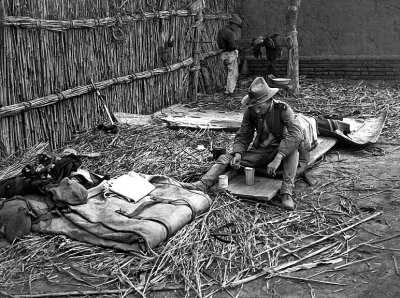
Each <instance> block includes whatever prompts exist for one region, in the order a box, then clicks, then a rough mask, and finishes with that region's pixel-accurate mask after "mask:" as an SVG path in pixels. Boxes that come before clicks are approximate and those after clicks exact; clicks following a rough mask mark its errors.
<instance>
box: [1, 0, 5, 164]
mask: <svg viewBox="0 0 400 298" xmlns="http://www.w3.org/2000/svg"><path fill="white" fill-rule="evenodd" d="M4 1H5V0H0V79H1V81H0V85H1V86H5V84H4V81H3V80H4V77H5V74H4V73H2V72H3V70H4V65H5V57H4V56H5V54H6V53H5V25H4V23H5V21H6V8H5V4H4ZM3 90H4V92H5V87H4V89H3ZM3 96H4V94H3V93H2V92H0V108H1V106H2V104H3V102H4V101H3V100H4V98H3ZM1 122H2V120H1V119H0V126H1ZM3 155H4V156H7V148H6V147H5V146H4V144H3V142H2V141H1V135H0V157H1V156H3Z"/></svg>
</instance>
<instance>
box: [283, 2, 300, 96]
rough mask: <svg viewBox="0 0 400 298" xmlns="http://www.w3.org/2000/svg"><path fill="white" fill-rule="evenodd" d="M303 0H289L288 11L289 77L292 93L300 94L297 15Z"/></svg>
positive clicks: (290, 91)
mask: <svg viewBox="0 0 400 298" xmlns="http://www.w3.org/2000/svg"><path fill="white" fill-rule="evenodd" d="M300 4H301V0H289V6H288V8H287V12H286V36H285V38H286V44H287V47H288V52H289V59H288V67H287V77H288V78H290V84H291V85H292V86H293V88H292V89H290V90H289V93H290V94H291V95H297V94H299V90H300V84H299V44H298V42H297V29H296V27H297V16H298V13H299V9H300Z"/></svg>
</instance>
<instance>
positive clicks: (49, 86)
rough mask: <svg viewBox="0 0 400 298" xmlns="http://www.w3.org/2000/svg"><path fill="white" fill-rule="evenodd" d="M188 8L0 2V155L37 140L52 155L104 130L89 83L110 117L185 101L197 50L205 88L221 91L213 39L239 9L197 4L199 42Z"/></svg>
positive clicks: (231, 0) (90, 0)
mask: <svg viewBox="0 0 400 298" xmlns="http://www.w3.org/2000/svg"><path fill="white" fill-rule="evenodd" d="M193 2H194V1H193V0H179V1H177V0H164V1H162V0H139V1H134V0H79V1H78V0H0V11H1V4H3V5H4V8H5V9H4V11H5V14H4V16H3V19H4V20H3V22H2V23H3V26H1V27H0V28H1V29H0V35H1V40H4V43H3V44H2V45H0V49H1V58H0V59H1V60H0V84H1V89H0V104H1V105H2V106H3V107H0V125H1V126H0V129H1V131H0V155H5V154H10V153H13V152H16V151H18V150H20V149H24V148H29V147H31V146H33V145H35V144H36V143H38V142H41V141H50V144H51V146H52V148H57V147H59V146H61V145H62V144H63V143H64V142H65V141H67V140H69V139H70V138H71V137H72V135H73V134H74V133H75V132H77V131H80V130H85V129H89V128H91V127H93V126H95V125H96V124H98V123H102V122H104V121H106V118H105V115H104V110H103V108H102V106H101V103H100V101H99V100H98V99H97V96H96V93H95V92H94V88H92V87H91V85H90V82H91V79H93V81H94V82H95V86H96V87H97V88H99V89H100V92H101V94H102V95H103V96H104V97H105V99H106V102H107V105H108V107H109V108H110V109H111V110H112V111H118V112H126V113H139V114H148V113H152V112H155V111H157V110H159V109H160V108H162V107H165V106H169V105H172V104H175V103H177V102H180V101H187V100H188V94H189V89H190V83H191V82H190V72H191V71H196V69H198V68H196V66H195V65H194V61H195V59H193V58H194V57H193V53H194V52H193V47H194V44H195V42H198V41H200V43H199V45H200V48H199V50H200V56H201V57H203V58H204V59H205V61H206V62H207V63H206V64H208V65H211V66H212V67H209V70H210V75H211V76H212V83H213V86H212V87H213V88H217V87H219V86H221V85H222V84H223V81H224V78H225V73H224V68H223V65H222V63H220V61H219V55H218V53H219V52H218V51H216V50H217V45H216V42H215V39H216V34H217V31H218V29H219V28H220V27H221V26H222V25H223V24H224V23H226V21H227V19H228V18H229V15H230V13H232V12H233V11H236V10H237V9H238V7H239V5H240V2H241V1H240V0H223V1H221V0H218V1H217V0H205V1H204V3H205V8H204V9H203V17H204V19H203V22H202V23H201V24H200V27H199V28H200V30H199V32H200V35H199V37H198V39H197V40H195V34H194V33H195V29H196V27H193V25H194V24H196V14H195V12H194V11H192V10H191V8H192V7H193V6H190V4H193ZM1 18H2V17H1V16H0V20H1ZM168 41H172V44H173V47H172V48H171V51H172V55H171V56H170V58H171V59H170V60H169V61H168V62H167V63H166V62H165V61H164V60H163V59H162V58H163V54H162V53H163V50H164V49H165V47H166V44H167V42H168ZM202 41H203V42H202ZM200 87H201V86H200ZM2 145H4V146H2ZM4 147H5V150H4ZM2 148H3V150H1V149H2Z"/></svg>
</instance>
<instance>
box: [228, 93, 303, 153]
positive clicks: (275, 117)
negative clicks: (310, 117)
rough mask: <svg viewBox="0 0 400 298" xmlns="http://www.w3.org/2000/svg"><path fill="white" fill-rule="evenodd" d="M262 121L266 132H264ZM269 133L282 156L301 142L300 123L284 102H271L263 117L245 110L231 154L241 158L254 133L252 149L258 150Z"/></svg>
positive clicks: (252, 111)
mask: <svg viewBox="0 0 400 298" xmlns="http://www.w3.org/2000/svg"><path fill="white" fill-rule="evenodd" d="M264 120H265V121H266V123H267V126H268V131H265V125H264ZM269 132H270V133H271V134H272V135H273V136H274V137H275V140H274V142H273V143H274V144H276V145H277V146H278V152H280V153H282V154H283V155H284V156H288V155H289V154H290V153H292V152H293V151H294V150H298V148H299V145H300V143H301V141H302V140H303V133H302V130H301V126H300V122H299V120H298V119H296V118H295V115H294V112H293V110H292V108H291V107H290V106H288V105H287V104H286V103H284V102H281V101H278V100H272V104H271V107H270V109H269V110H268V112H267V113H266V115H265V116H263V117H262V116H261V115H259V114H257V113H256V112H255V111H254V109H252V108H251V107H248V108H247V109H246V110H245V112H244V115H243V121H242V124H241V127H240V129H239V131H238V133H237V134H236V136H235V141H234V144H233V152H234V153H240V154H241V155H242V156H243V154H244V152H245V151H247V150H248V148H249V145H250V144H251V142H252V141H253V139H254V134H255V133H257V135H256V138H255V139H254V142H253V147H254V148H258V147H259V146H260V144H261V143H262V142H263V141H264V140H266V139H267V138H268V135H269ZM271 145H272V144H271Z"/></svg>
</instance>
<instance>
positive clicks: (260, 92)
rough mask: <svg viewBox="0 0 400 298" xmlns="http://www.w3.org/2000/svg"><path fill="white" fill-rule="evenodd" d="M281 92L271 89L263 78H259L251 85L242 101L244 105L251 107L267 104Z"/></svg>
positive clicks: (277, 89)
mask: <svg viewBox="0 0 400 298" xmlns="http://www.w3.org/2000/svg"><path fill="white" fill-rule="evenodd" d="M278 91H279V88H270V87H269V86H268V84H267V82H266V81H265V80H264V78H262V77H257V78H255V79H254V81H253V82H252V83H251V85H250V89H249V92H248V93H247V95H246V96H245V97H243V99H242V105H244V106H246V107H249V106H254V105H257V104H260V103H263V102H266V101H267V100H268V99H270V98H271V97H272V96H274V95H275V94H276V92H278Z"/></svg>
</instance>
